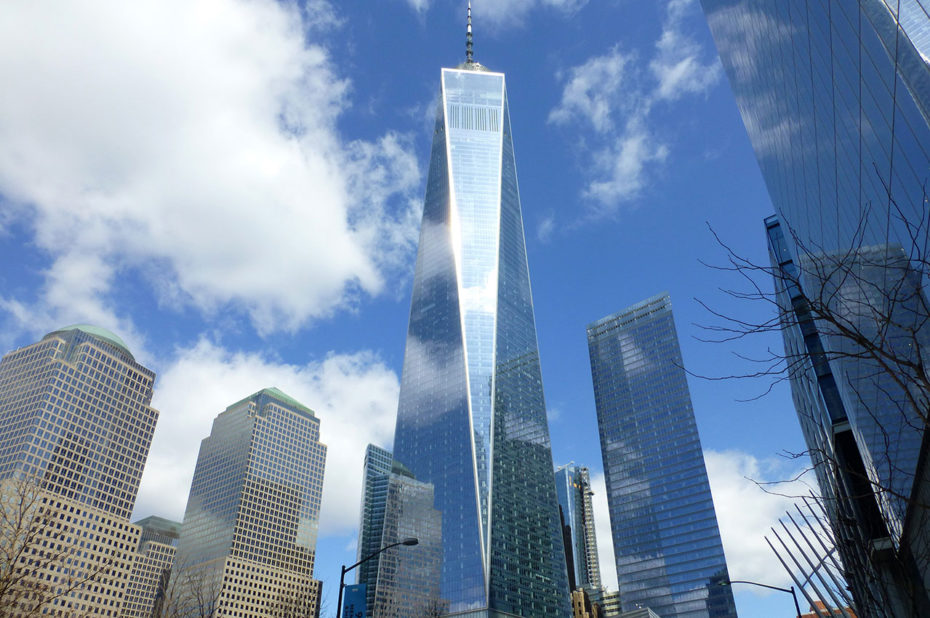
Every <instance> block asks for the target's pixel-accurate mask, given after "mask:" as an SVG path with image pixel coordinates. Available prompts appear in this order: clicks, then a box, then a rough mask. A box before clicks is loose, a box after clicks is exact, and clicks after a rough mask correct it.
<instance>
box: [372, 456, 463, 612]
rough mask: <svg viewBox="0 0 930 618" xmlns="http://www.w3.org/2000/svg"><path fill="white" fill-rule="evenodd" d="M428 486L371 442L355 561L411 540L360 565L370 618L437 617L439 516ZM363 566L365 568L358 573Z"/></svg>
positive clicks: (439, 601)
mask: <svg viewBox="0 0 930 618" xmlns="http://www.w3.org/2000/svg"><path fill="white" fill-rule="evenodd" d="M433 501H434V493H433V487H432V485H429V484H428V483H421V482H419V481H417V480H416V479H415V478H414V477H413V474H412V473H411V472H410V471H409V470H408V469H407V468H406V467H405V466H404V465H403V464H401V463H400V462H397V461H394V460H393V456H392V455H391V453H390V452H389V451H386V450H384V449H382V448H379V447H377V446H375V445H373V444H369V445H368V450H367V451H366V453H365V480H364V486H363V488H362V508H361V511H362V513H361V520H360V521H359V551H358V559H359V560H362V559H363V558H365V557H367V556H370V555H372V554H374V553H376V552H378V551H379V550H380V549H381V548H383V547H387V546H388V545H393V544H394V543H399V542H401V541H403V540H404V539H408V538H411V537H413V538H416V539H417V540H418V542H419V543H418V544H417V545H416V546H415V547H412V548H411V547H395V548H393V549H389V550H387V551H386V552H384V553H381V554H379V555H377V556H376V557H375V558H372V559H371V560H368V561H367V562H365V563H363V564H361V565H359V567H358V569H359V572H358V575H357V580H356V581H357V582H358V583H360V584H365V589H366V597H367V599H366V603H367V607H368V612H369V615H370V616H372V617H373V618H406V617H407V616H423V617H429V616H439V615H441V614H442V612H443V611H444V609H445V605H446V604H445V603H444V602H443V600H442V599H441V597H440V594H439V582H440V575H441V562H442V517H441V514H440V513H439V511H438V510H436V509H435V508H434V507H433ZM362 567H367V568H366V569H365V570H364V571H362Z"/></svg>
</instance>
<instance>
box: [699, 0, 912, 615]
mask: <svg viewBox="0 0 930 618" xmlns="http://www.w3.org/2000/svg"><path fill="white" fill-rule="evenodd" d="M702 3H703V5H704V10H705V13H706V15H707V19H708V23H709V25H710V29H711V31H712V33H713V36H714V39H715V41H716V43H717V48H718V50H719V51H720V57H721V59H722V61H723V65H724V68H725V69H726V72H727V75H728V77H729V81H730V85H731V87H732V88H733V92H734V94H735V96H736V101H737V104H738V106H739V109H740V113H741V115H742V117H743V122H744V124H745V126H746V129H747V132H748V134H749V138H750V140H751V142H752V145H753V148H754V150H755V153H756V157H757V159H758V161H759V165H760V168H761V170H762V174H763V176H764V178H765V182H766V185H767V187H768V191H769V195H770V196H771V198H772V203H773V205H774V207H775V211H776V213H777V216H778V220H777V226H775V227H773V226H771V225H769V226H768V230H769V234H770V239H771V237H772V234H773V233H774V232H776V231H777V235H778V243H776V245H780V247H778V246H773V252H774V253H775V258H774V259H775V261H773V264H774V265H775V267H776V270H775V275H776V279H778V278H779V277H780V276H783V275H784V270H783V269H782V267H783V265H785V264H789V263H790V267H791V268H792V269H793V271H794V273H793V275H791V277H793V279H792V278H790V277H789V278H788V279H786V280H785V281H784V282H782V283H780V284H779V285H781V286H782V288H787V287H791V286H793V290H792V291H791V292H789V293H788V296H789V297H790V296H791V294H795V295H796V296H797V297H798V298H802V299H806V301H807V305H808V306H807V309H806V310H807V311H808V312H809V313H810V314H811V315H812V318H810V319H809V320H810V321H809V322H808V323H807V325H806V328H809V329H814V331H816V334H817V338H818V340H819V345H820V346H821V347H822V348H823V350H824V354H823V355H822V358H824V359H826V360H820V361H819V362H814V365H819V367H820V369H818V371H820V373H823V371H826V370H829V374H830V375H832V376H833V380H834V382H835V387H836V392H835V393H833V394H832V395H830V396H833V397H834V398H835V401H836V403H838V404H841V408H842V414H844V415H846V416H848V421H849V424H850V429H851V434H850V435H851V436H852V437H853V438H854V440H853V442H854V443H853V444H852V445H850V448H854V449H855V451H856V453H855V454H854V456H852V459H851V460H861V461H862V463H863V465H864V466H865V469H864V473H865V474H866V478H867V479H868V481H869V482H870V483H871V484H872V485H873V486H874V488H875V489H876V491H875V492H874V493H875V496H874V498H875V499H876V500H877V505H878V508H879V511H880V513H881V517H882V520H883V525H884V527H886V528H887V529H888V533H889V537H888V539H889V541H890V544H891V547H890V548H889V550H890V551H891V553H892V554H894V555H897V556H898V558H896V559H895V560H896V561H897V562H898V564H899V566H903V565H904V564H905V563H911V565H912V566H913V561H912V560H911V558H913V559H914V560H916V562H917V564H916V568H917V570H918V572H917V573H915V574H913V576H912V577H910V578H908V581H910V582H911V583H910V588H911V591H912V593H910V597H911V599H912V600H913V599H914V598H915V596H914V595H917V596H921V595H923V596H926V589H927V584H926V583H925V582H928V581H930V540H928V539H927V536H928V533H927V532H926V527H927V525H928V519H930V510H928V509H927V508H926V507H925V505H926V504H927V501H926V500H925V499H924V498H923V497H921V496H920V495H919V494H920V492H927V491H928V490H927V489H926V487H927V484H928V474H930V470H928V466H930V463H928V461H930V460H928V456H927V451H928V449H930V446H928V438H927V437H926V432H925V426H926V421H927V415H926V406H925V405H924V404H922V403H919V402H916V403H915V402H914V401H908V397H898V396H897V395H901V396H903V395H912V394H914V393H915V392H916V391H915V388H914V387H915V386H917V385H918V383H919V382H923V381H924V379H923V377H922V374H920V373H911V374H908V371H909V369H908V368H907V367H906V365H907V359H908V358H911V359H914V358H917V359H921V358H925V354H926V353H927V350H926V347H925V343H924V341H923V334H922V332H921V331H922V330H923V326H922V325H923V324H924V323H925V322H926V321H927V319H928V317H930V316H928V311H927V306H926V303H925V302H924V300H923V292H922V291H921V290H920V288H922V287H924V286H925V285H926V281H927V276H928V268H927V255H928V254H927V249H928V247H930V237H928V233H930V232H928V230H930V208H928V201H927V187H928V186H930V185H928V182H930V64H928V62H927V58H928V53H927V52H928V34H930V17H928V13H927V10H928V9H930V3H928V2H926V0H900V1H898V0H860V1H859V2H840V1H838V0H825V1H823V2H802V1H800V0H787V1H775V0H764V1H759V2H752V3H747V2H739V1H736V0H702ZM779 252H780V253H779ZM907 263H909V264H907ZM841 281H842V282H843V285H841V284H840V282H841ZM789 284H790V285H789ZM908 294H909V295H910V296H911V298H909V299H908V298H905V296H907V295H908ZM782 296H783V297H784V296H785V293H784V291H783V293H782ZM810 301H814V302H813V303H811V302H810ZM898 301H902V302H898ZM790 303H794V304H797V303H796V301H792V299H791V298H788V297H786V298H785V299H783V301H782V307H783V312H782V318H783V323H785V324H786V327H790V328H791V329H794V330H795V331H797V329H798V328H801V327H802V325H801V321H802V316H800V315H798V314H797V313H796V309H797V308H796V307H792V305H791V304H790ZM789 307H791V308H792V310H791V311H788V310H787V309H788V308H789ZM830 316H848V317H849V321H848V323H847V324H846V326H848V327H849V328H848V329H838V328H837V324H836V323H833V324H831V323H830V319H829V317H830ZM866 318H867V319H866ZM805 319H808V318H805ZM844 330H845V332H843V331H844ZM885 333H890V335H891V336H890V337H889V338H883V337H884V334H885ZM851 335H852V336H851ZM784 336H785V340H786V350H787V352H788V354H791V353H792V352H791V343H790V340H791V339H792V338H796V337H797V336H798V335H797V332H795V333H791V332H784ZM902 338H909V339H910V344H909V345H910V346H911V348H912V349H911V350H910V351H908V350H907V349H905V348H904V347H902V345H901V343H900V341H901V340H902ZM895 339H897V340H898V342H897V343H895V341H894V340H895ZM857 340H858V341H857ZM863 343H864V346H863V345H860V344H863ZM798 349H801V348H798ZM870 350H871V352H870ZM872 352H880V353H881V354H884V355H886V356H889V357H895V358H896V360H894V361H893V362H892V363H891V364H887V363H884V362H883V361H881V360H880V359H877V358H875V357H874V356H873V355H872ZM898 361H903V363H899V362H898ZM921 362H922V361H921ZM923 375H925V373H924V374H923ZM901 378H904V380H903V382H904V383H905V384H908V386H905V387H902V386H901V385H898V386H896V387H895V388H896V389H897V390H895V389H892V390H890V391H889V390H887V384H886V382H887V381H888V380H889V379H891V380H892V381H894V380H898V381H901ZM913 378H916V381H915V380H914V379H913ZM920 390H923V391H924V393H923V394H922V395H920V397H919V398H922V397H925V396H926V391H927V390H928V389H926V388H924V387H920ZM894 393H896V395H895V394H894ZM811 397H812V398H814V399H816V398H817V397H821V398H825V397H826V396H825V395H823V394H822V393H818V392H816V391H815V392H814V393H812V394H811ZM830 403H831V402H829V401H827V402H826V403H818V404H817V406H821V405H827V404H830ZM798 405H799V407H798V414H799V415H800V416H802V417H805V416H809V415H810V414H809V410H808V409H806V408H805V407H804V405H803V404H801V403H799V404H798ZM834 409H836V408H835V407H834ZM915 421H916V422H915ZM804 423H805V421H804V420H803V419H802V425H803V424H804ZM905 425H907V426H911V429H912V430H913V431H908V432H905V434H906V435H904V436H902V438H901V439H891V436H896V435H897V434H898V433H899V431H898V430H899V429H900V428H901V427H902V426H905ZM806 433H807V432H806ZM915 442H916V443H918V444H919V447H918V448H916V449H915V448H914V443H915ZM815 463H817V462H815ZM892 472H893V473H892ZM892 476H893V479H892V478H891V477H892ZM908 479H910V480H911V481H913V483H912V486H911V487H907V488H904V486H905V485H907V484H908ZM822 490H823V492H824V493H825V494H829V493H836V494H838V495H839V494H841V493H842V489H841V488H840V487H834V488H829V489H828V488H822ZM868 493H869V494H870V496H871V494H872V493H873V492H872V491H869V492H868ZM870 499H872V498H871V497H870ZM835 533H836V535H837V536H838V537H840V536H842V534H843V531H842V530H835ZM870 551H871V550H870ZM881 554H882V552H878V553H877V554H876V556H879V555H881ZM908 556H910V557H908ZM872 566H875V565H872ZM850 567H851V565H847V568H850ZM870 576H871V575H870V574H869V572H868V571H865V572H863V573H860V574H856V575H853V576H851V580H853V581H852V582H851V583H854V582H855V581H857V580H861V579H862V578H867V577H870ZM868 594H869V591H868V589H867V587H861V590H860V591H859V592H858V593H857V601H861V600H864V599H867V598H868ZM863 602H864V601H863ZM866 607H867V606H863V607H860V608H859V609H860V611H863V612H865V611H866ZM878 615H881V614H878ZM905 615H906V614H905Z"/></svg>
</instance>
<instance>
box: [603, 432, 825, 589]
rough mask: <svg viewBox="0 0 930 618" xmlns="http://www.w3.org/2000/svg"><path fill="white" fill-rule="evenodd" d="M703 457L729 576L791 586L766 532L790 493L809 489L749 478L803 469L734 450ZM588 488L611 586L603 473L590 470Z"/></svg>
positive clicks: (780, 477)
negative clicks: (771, 484) (764, 485)
mask: <svg viewBox="0 0 930 618" xmlns="http://www.w3.org/2000/svg"><path fill="white" fill-rule="evenodd" d="M704 461H705V463H706V465H707V475H708V477H709V479H710V489H711V494H712V495H713V498H714V509H715V510H716V513H717V523H718V525H719V527H720V536H721V538H722V540H723V549H724V553H725V554H726V559H727V568H728V570H729V573H730V578H731V579H742V580H749V581H761V582H766V583H768V584H771V585H774V586H788V585H790V581H789V578H788V574H787V573H786V572H785V570H784V568H783V567H782V566H781V564H780V563H779V562H778V559H777V558H776V557H775V554H774V553H773V552H772V550H771V549H770V548H769V546H768V545H767V544H766V542H765V536H766V535H769V536H771V532H770V530H771V528H772V527H773V526H775V525H776V524H777V523H778V519H779V518H780V517H783V516H784V515H785V512H786V511H788V510H789V509H791V508H792V505H793V504H794V503H795V499H794V498H792V497H791V496H802V495H807V494H808V493H809V492H810V489H811V488H810V487H809V486H808V485H806V484H805V482H803V481H795V482H790V483H780V484H778V485H777V486H774V487H770V488H769V489H770V491H777V492H778V493H780V494H783V495H777V494H774V493H766V492H765V491H763V490H762V489H761V488H760V487H759V485H757V484H756V483H755V482H753V481H758V482H760V483H764V482H774V481H785V480H790V479H793V478H794V477H795V476H797V474H798V473H799V472H800V470H801V469H803V468H800V469H799V468H798V467H796V466H795V465H794V463H792V462H786V461H784V460H778V459H769V460H761V459H758V458H757V457H754V456H752V455H750V454H748V453H744V452H740V451H735V450H731V451H722V452H721V451H704ZM804 478H805V479H806V478H807V477H806V476H805V477H804ZM750 479H752V480H750ZM591 486H592V489H593V490H594V497H593V501H594V504H593V507H594V521H595V527H596V532H597V549H598V555H599V558H600V565H601V580H602V581H603V583H604V585H605V586H607V587H608V588H610V589H612V590H616V589H617V572H616V565H615V563H614V554H613V542H612V539H611V535H610V513H609V511H608V507H607V490H606V486H605V481H604V475H603V474H600V473H599V474H592V475H591ZM746 590H747V591H751V592H753V593H754V594H757V595H766V594H768V592H766V591H765V590H764V589H754V588H747V589H746Z"/></svg>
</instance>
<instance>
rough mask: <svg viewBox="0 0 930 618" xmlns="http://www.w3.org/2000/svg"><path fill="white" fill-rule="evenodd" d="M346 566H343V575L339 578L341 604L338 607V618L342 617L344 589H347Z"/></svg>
mask: <svg viewBox="0 0 930 618" xmlns="http://www.w3.org/2000/svg"><path fill="white" fill-rule="evenodd" d="M345 581H346V565H342V574H341V575H340V576H339V604H338V605H336V618H341V617H342V589H343V588H345V585H346V584H345Z"/></svg>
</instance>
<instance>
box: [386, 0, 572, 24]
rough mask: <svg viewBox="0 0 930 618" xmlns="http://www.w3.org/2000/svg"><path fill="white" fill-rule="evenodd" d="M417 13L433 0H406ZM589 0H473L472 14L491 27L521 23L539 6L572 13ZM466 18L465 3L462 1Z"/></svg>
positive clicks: (476, 21)
mask: <svg viewBox="0 0 930 618" xmlns="http://www.w3.org/2000/svg"><path fill="white" fill-rule="evenodd" d="M405 1H406V3H407V4H408V5H409V6H410V8H412V9H413V10H414V11H416V12H417V13H421V14H422V13H425V12H426V10H427V9H429V7H430V5H431V4H432V3H433V0H405ZM587 3H588V0H472V2H471V5H472V14H473V16H474V20H475V24H476V26H480V25H482V24H487V25H489V26H491V27H495V28H496V27H500V26H513V25H521V24H522V23H523V20H524V19H525V18H526V16H527V14H529V13H530V11H533V10H535V9H539V8H550V9H555V10H557V11H559V12H561V13H563V14H566V15H570V14H572V13H574V12H575V11H578V10H579V9H581V8H582V7H583V6H584V5H586V4H587ZM461 7H462V16H463V18H464V11H465V9H464V7H465V4H464V3H461Z"/></svg>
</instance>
